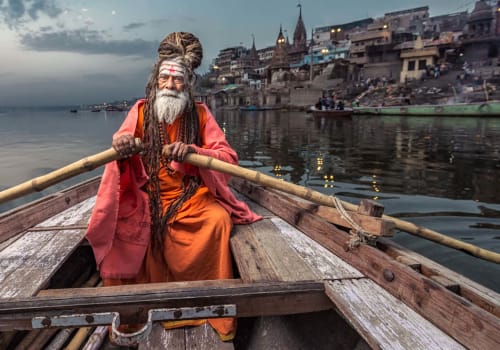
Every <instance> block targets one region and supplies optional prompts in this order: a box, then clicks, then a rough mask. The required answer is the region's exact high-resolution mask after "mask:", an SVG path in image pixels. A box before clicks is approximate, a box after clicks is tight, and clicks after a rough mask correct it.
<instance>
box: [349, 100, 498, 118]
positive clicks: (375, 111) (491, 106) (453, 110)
mask: <svg viewBox="0 0 500 350" xmlns="http://www.w3.org/2000/svg"><path fill="white" fill-rule="evenodd" d="M353 111H354V114H364V115H407V116H454V117H471V116H477V117H500V101H489V102H483V103H457V104H447V105H415V106H412V105H409V106H391V107H353Z"/></svg>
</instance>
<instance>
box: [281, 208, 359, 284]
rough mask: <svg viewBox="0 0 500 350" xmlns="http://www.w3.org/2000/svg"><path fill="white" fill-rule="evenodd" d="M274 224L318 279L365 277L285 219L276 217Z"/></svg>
mask: <svg viewBox="0 0 500 350" xmlns="http://www.w3.org/2000/svg"><path fill="white" fill-rule="evenodd" d="M272 222H273V223H274V225H275V226H276V227H277V228H278V229H279V230H280V232H281V235H282V237H283V238H284V239H285V240H286V242H287V243H288V244H289V245H290V247H293V248H294V249H295V251H296V252H297V253H298V254H299V255H300V256H301V257H302V258H303V259H304V261H306V262H307V264H308V265H309V266H310V267H311V268H312V269H313V270H314V271H315V272H314V273H315V275H316V276H317V278H321V279H326V280H334V279H347V278H363V277H364V275H363V274H362V273H361V272H359V271H358V270H356V269H355V268H353V267H352V266H351V265H349V264H348V263H346V262H345V261H344V260H342V259H340V258H339V257H338V256H336V255H335V254H332V253H331V252H330V251H329V250H328V249H326V248H325V247H323V246H322V245H321V244H319V243H318V242H316V241H314V240H313V239H311V238H310V237H308V236H307V235H305V234H303V233H302V232H301V231H299V230H297V229H296V228H295V227H293V226H292V225H290V224H289V223H287V222H286V221H284V220H283V219H281V218H278V217H276V218H274V219H272Z"/></svg>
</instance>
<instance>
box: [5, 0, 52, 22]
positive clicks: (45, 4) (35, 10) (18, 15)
mask: <svg viewBox="0 0 500 350" xmlns="http://www.w3.org/2000/svg"><path fill="white" fill-rule="evenodd" d="M0 5H1V6H0V21H4V22H5V23H7V25H8V26H9V27H11V28H13V27H17V26H18V25H20V24H21V23H23V22H27V21H28V20H29V19H31V20H34V21H36V20H38V18H39V16H40V15H41V14H43V15H46V16H48V17H51V18H55V17H57V16H59V15H60V14H61V13H62V9H61V8H59V7H58V6H57V5H56V4H55V2H54V0H7V1H0Z"/></svg>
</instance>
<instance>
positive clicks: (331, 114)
mask: <svg viewBox="0 0 500 350" xmlns="http://www.w3.org/2000/svg"><path fill="white" fill-rule="evenodd" d="M311 113H312V115H313V117H315V118H318V117H319V118H350V117H351V116H352V113H353V110H352V109H349V108H348V109H343V110H338V109H326V110H320V109H313V110H311Z"/></svg>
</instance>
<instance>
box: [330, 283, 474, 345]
mask: <svg viewBox="0 0 500 350" xmlns="http://www.w3.org/2000/svg"><path fill="white" fill-rule="evenodd" d="M326 292H327V294H328V296H329V297H330V299H332V300H333V301H334V302H335V305H336V306H337V307H338V308H339V310H340V311H341V312H342V314H344V317H346V318H347V319H348V320H349V321H350V322H351V324H352V325H353V327H354V328H355V329H356V330H357V331H358V332H360V333H361V334H365V335H366V336H365V340H366V342H367V343H368V344H370V346H371V347H372V348H375V349H377V348H379V349H401V350H406V349H465V348H464V347H463V346H461V345H460V344H459V343H457V342H456V341H455V340H454V339H453V338H451V337H450V336H448V335H447V334H446V333H444V332H442V331H441V330H440V329H438V328H436V327H435V326H434V325H433V324H432V323H430V322H429V321H427V320H426V319H425V318H423V317H422V316H420V315H419V314H418V313H416V312H415V311H413V310H412V309H410V308H409V307H408V306H406V305H405V304H403V303H402V302H401V301H400V300H398V299H396V298H394V297H393V296H392V295H389V294H388V293H387V292H386V291H385V290H383V289H382V288H380V286H379V285H377V284H376V283H374V282H373V281H372V280H369V279H366V278H363V279H357V280H336V281H329V282H328V283H327V288H326Z"/></svg>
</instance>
